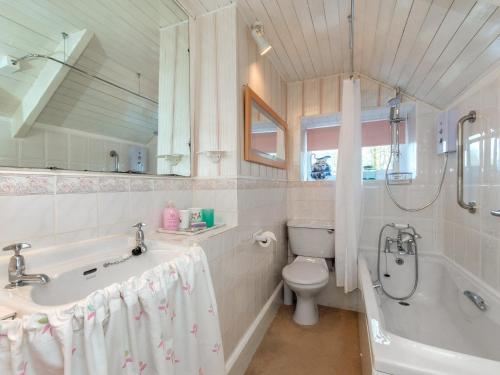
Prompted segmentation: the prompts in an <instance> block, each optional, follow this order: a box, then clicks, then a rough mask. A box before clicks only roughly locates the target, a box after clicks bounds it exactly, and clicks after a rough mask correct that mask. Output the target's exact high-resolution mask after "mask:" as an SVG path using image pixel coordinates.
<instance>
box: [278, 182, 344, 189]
mask: <svg viewBox="0 0 500 375" xmlns="http://www.w3.org/2000/svg"><path fill="white" fill-rule="evenodd" d="M328 186H335V181H332V180H328V181H288V187H312V188H314V187H328Z"/></svg>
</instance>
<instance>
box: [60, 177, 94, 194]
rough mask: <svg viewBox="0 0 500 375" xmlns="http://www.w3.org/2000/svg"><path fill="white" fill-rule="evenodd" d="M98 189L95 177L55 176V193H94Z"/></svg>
mask: <svg viewBox="0 0 500 375" xmlns="http://www.w3.org/2000/svg"><path fill="white" fill-rule="evenodd" d="M98 191H99V179H98V178H97V177H71V176H57V183H56V194H78V193H80V194H81V193H96V192H98Z"/></svg>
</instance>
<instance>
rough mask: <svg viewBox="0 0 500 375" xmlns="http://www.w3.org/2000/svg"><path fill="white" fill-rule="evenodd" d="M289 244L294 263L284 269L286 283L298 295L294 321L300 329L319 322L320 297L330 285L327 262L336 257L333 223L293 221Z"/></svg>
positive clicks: (290, 221)
mask: <svg viewBox="0 0 500 375" xmlns="http://www.w3.org/2000/svg"><path fill="white" fill-rule="evenodd" d="M287 226H288V241H289V246H290V250H291V252H292V253H293V254H294V255H296V258H295V259H294V261H293V262H292V263H290V264H288V265H287V266H285V268H283V272H282V275H283V280H284V281H285V283H286V285H287V286H288V287H289V288H290V289H291V290H292V291H293V292H295V295H296V296H297V306H296V307H295V313H294V315H293V320H294V321H295V322H296V323H297V324H300V325H313V324H316V323H317V322H318V318H319V317H318V306H317V305H316V300H315V299H316V296H317V295H318V293H319V292H320V291H321V290H322V289H323V288H324V287H325V286H326V284H328V278H329V270H328V265H327V263H326V259H327V258H333V257H334V251H335V233H334V225H333V222H331V221H323V220H303V219H294V220H289V221H288V223H287Z"/></svg>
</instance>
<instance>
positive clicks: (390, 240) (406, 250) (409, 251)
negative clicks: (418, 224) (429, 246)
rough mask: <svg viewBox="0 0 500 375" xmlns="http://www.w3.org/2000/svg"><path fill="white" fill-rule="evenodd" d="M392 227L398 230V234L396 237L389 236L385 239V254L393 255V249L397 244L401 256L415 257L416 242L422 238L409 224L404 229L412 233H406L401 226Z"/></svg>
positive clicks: (393, 225) (394, 225)
mask: <svg viewBox="0 0 500 375" xmlns="http://www.w3.org/2000/svg"><path fill="white" fill-rule="evenodd" d="M391 226H392V227H393V228H396V229H397V230H398V234H397V235H396V237H390V236H387V237H386V238H385V247H384V253H386V254H387V253H392V250H391V248H392V245H393V244H395V245H396V248H397V252H398V254H399V255H415V244H416V240H417V239H419V238H422V236H421V235H420V234H418V233H417V231H416V230H415V228H413V227H412V226H411V225H409V224H407V225H406V226H405V228H404V229H407V230H411V232H409V231H405V230H404V229H403V228H402V227H401V225H400V224H392V225H391Z"/></svg>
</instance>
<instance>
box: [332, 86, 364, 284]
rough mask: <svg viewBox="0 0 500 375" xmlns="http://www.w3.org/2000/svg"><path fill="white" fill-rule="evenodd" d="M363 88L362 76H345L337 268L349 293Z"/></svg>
mask: <svg viewBox="0 0 500 375" xmlns="http://www.w3.org/2000/svg"><path fill="white" fill-rule="evenodd" d="M361 134H362V132H361V91H360V83H359V80H357V79H356V80H353V79H351V80H345V81H344V82H343V91H342V124H341V127H340V135H339V145H338V146H339V147H338V150H339V153H338V162H337V182H336V189H335V192H336V193H335V272H336V279H337V286H340V287H344V291H345V292H346V293H348V292H350V291H352V290H354V289H356V288H357V279H358V272H357V271H358V264H357V262H358V246H359V236H360V228H361V209H362V199H361V198H362V196H363V191H362V180H361V145H362V142H361Z"/></svg>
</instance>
